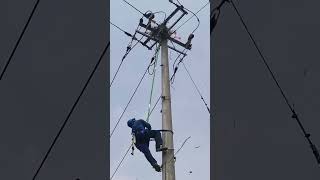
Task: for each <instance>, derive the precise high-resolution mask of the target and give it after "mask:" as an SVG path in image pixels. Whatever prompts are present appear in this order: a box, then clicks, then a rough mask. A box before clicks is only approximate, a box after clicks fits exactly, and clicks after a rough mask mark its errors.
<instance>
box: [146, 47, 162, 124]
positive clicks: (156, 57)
mask: <svg viewBox="0 0 320 180" xmlns="http://www.w3.org/2000/svg"><path fill="white" fill-rule="evenodd" d="M159 49H160V45H158V47H156V50H155V56H154V58H155V59H154V60H153V61H154V68H153V77H152V84H151V92H150V99H149V105H148V116H147V119H146V121H147V122H149V117H150V112H151V111H150V110H151V109H150V108H151V101H152V93H153V87H154V79H155V75H156V69H157V61H158V55H159Z"/></svg>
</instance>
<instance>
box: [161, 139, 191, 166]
mask: <svg viewBox="0 0 320 180" xmlns="http://www.w3.org/2000/svg"><path fill="white" fill-rule="evenodd" d="M190 138H191V136H189V137H188V138H186V139H185V140H184V141H183V143H182V145H181V146H180V148H179V149H178V151H176V152H175V153H174V155H173V157H172V158H171V159H170V160H169V161H165V162H164V163H162V165H161V168H162V167H163V165H165V164H167V163H170V162H171V161H172V160H173V159H175V158H176V155H177V154H178V153H179V152H180V150H181V149H182V148H183V146H184V145H185V144H186V142H187V141H188V140H189V139H190Z"/></svg>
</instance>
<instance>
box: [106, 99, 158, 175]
mask: <svg viewBox="0 0 320 180" xmlns="http://www.w3.org/2000/svg"><path fill="white" fill-rule="evenodd" d="M160 98H161V96H159V98H158V100H157V102H156V103H155V105H154V106H153V108H152V110H151V112H150V116H151V114H152V112H153V110H154V108H155V107H156V106H157V104H158V102H159V100H160ZM131 148H132V144H130V146H129V147H128V149H127V151H126V153H125V154H124V156H123V157H122V158H121V161H120V162H119V164H118V166H117V168H116V170H115V171H114V172H113V174H112V176H111V178H110V180H111V179H112V178H113V176H114V175H115V174H116V173H117V171H118V169H119V167H120V166H121V164H122V162H123V160H124V159H125V157H126V156H127V155H128V152H129V150H130V149H131Z"/></svg>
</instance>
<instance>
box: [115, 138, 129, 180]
mask: <svg viewBox="0 0 320 180" xmlns="http://www.w3.org/2000/svg"><path fill="white" fill-rule="evenodd" d="M131 148H132V144H130V146H129V147H128V149H127V151H126V153H125V154H124V155H123V157H122V158H121V160H120V162H119V164H118V165H117V167H116V170H115V171H114V172H113V173H112V175H111V177H110V180H111V179H112V178H113V177H114V175H115V174H116V173H117V171H118V169H119V168H120V166H121V164H122V162H123V160H124V159H125V158H126V156H127V155H128V153H129V151H130V149H131Z"/></svg>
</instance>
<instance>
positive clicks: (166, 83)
mask: <svg viewBox="0 0 320 180" xmlns="http://www.w3.org/2000/svg"><path fill="white" fill-rule="evenodd" d="M171 3H172V2H171ZM172 4H174V5H175V6H176V9H175V10H174V11H173V12H172V13H171V14H170V15H169V16H168V17H167V18H166V19H165V20H164V21H163V22H162V23H161V24H158V23H156V22H155V21H154V20H153V18H154V14H153V13H148V14H145V15H144V17H146V18H147V19H148V23H147V24H144V23H143V19H140V22H139V26H140V27H142V28H144V29H145V32H143V31H140V30H136V32H137V33H138V34H140V35H142V36H144V37H146V40H145V41H141V42H140V43H141V44H142V45H143V46H145V47H147V48H148V49H149V50H151V49H152V48H153V47H154V46H155V45H156V44H157V43H159V44H160V46H161V79H162V80H161V85H162V86H161V88H162V95H161V96H162V130H163V132H162V139H163V147H165V148H167V150H164V151H162V180H175V164H174V163H175V157H174V146H173V128H172V113H171V95H170V76H169V75H170V73H169V60H168V48H170V49H172V50H174V51H176V52H178V53H180V54H182V55H183V56H186V54H185V53H184V51H180V50H178V49H176V48H175V47H172V46H169V45H168V40H170V41H172V43H175V44H177V45H179V46H181V47H183V48H184V49H189V50H190V49H191V40H192V38H193V37H194V35H193V34H190V36H189V38H188V41H187V42H186V43H182V42H180V41H178V40H176V39H174V38H172V37H171V34H172V31H171V30H172V28H173V27H174V26H175V25H176V24H177V23H178V22H179V21H180V19H182V17H183V16H184V15H186V14H188V13H187V12H186V11H185V10H184V7H183V6H182V5H178V4H175V3H172ZM178 12H182V14H181V15H180V17H178V18H177V19H176V20H175V21H174V22H173V23H172V24H171V25H169V26H168V27H167V24H168V22H169V20H170V19H171V18H172V17H173V16H174V15H175V14H176V13H178ZM152 23H154V24H156V26H155V27H152ZM151 41H153V43H151V45H149V44H147V43H150V42H151Z"/></svg>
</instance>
